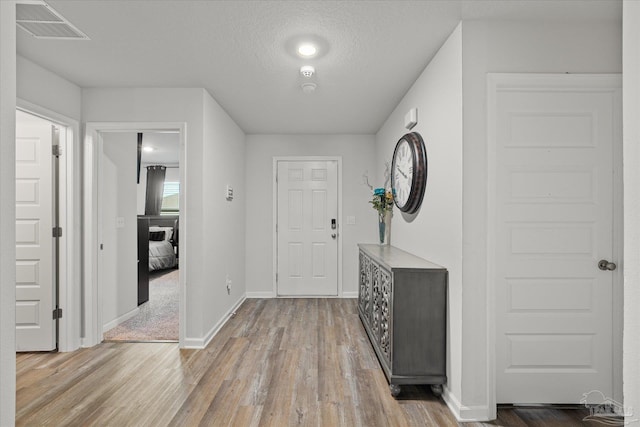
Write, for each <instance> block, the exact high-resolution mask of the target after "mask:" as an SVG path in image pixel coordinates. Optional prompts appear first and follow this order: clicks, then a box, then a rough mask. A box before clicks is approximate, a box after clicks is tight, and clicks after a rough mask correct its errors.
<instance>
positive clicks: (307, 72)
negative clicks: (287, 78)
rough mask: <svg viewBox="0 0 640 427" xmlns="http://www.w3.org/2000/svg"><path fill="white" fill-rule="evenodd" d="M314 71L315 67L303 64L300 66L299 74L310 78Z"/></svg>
mask: <svg viewBox="0 0 640 427" xmlns="http://www.w3.org/2000/svg"><path fill="white" fill-rule="evenodd" d="M315 72H316V69H315V68H313V67H312V66H311V65H304V66H302V68H300V74H302V76H303V77H306V78H311V76H313V73H315Z"/></svg>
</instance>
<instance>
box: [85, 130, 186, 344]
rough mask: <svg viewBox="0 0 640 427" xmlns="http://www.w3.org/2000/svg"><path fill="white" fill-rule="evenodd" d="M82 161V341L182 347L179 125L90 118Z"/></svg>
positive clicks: (182, 184) (182, 147) (182, 187)
mask: <svg viewBox="0 0 640 427" xmlns="http://www.w3.org/2000/svg"><path fill="white" fill-rule="evenodd" d="M85 165H86V168H85V183H86V185H85V210H86V215H85V229H86V234H85V244H86V247H87V248H88V249H87V251H88V256H87V260H86V261H85V273H86V276H85V280H86V281H87V283H89V285H88V286H87V292H86V293H85V307H86V311H87V313H88V314H87V316H86V317H85V320H86V323H85V330H86V331H87V334H86V341H87V342H86V343H85V345H86V346H92V345H95V344H98V343H100V342H102V341H103V340H108V341H128V342H131V341H136V342H159V341H160V342H167V341H169V342H178V343H180V346H182V345H183V344H182V342H183V337H184V335H185V334H184V330H185V322H184V316H185V309H184V304H185V293H186V292H185V285H184V284H185V282H186V278H185V276H186V275H185V269H184V267H185V266H186V264H187V262H188V258H187V256H186V250H185V239H184V236H185V232H184V231H185V226H186V224H185V222H184V218H185V213H186V209H185V207H186V205H185V200H186V188H187V186H186V182H185V176H186V173H185V167H186V163H185V125H184V124H183V123H88V124H87V132H86V151H85ZM155 175H160V176H161V178H160V179H156V178H157V177H155ZM151 206H156V207H157V209H155V210H154V209H150V207H151ZM178 266H180V269H178ZM150 270H151V271H150Z"/></svg>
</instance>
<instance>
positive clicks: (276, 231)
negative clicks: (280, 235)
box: [276, 223, 278, 233]
mask: <svg viewBox="0 0 640 427" xmlns="http://www.w3.org/2000/svg"><path fill="white" fill-rule="evenodd" d="M277 232H278V223H276V233H277Z"/></svg>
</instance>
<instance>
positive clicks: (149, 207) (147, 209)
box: [144, 166, 167, 215]
mask: <svg viewBox="0 0 640 427" xmlns="http://www.w3.org/2000/svg"><path fill="white" fill-rule="evenodd" d="M166 172H167V168H166V167H165V166H147V197H146V199H145V204H144V214H145V215H160V209H161V208H162V194H163V192H164V176H165V173H166Z"/></svg>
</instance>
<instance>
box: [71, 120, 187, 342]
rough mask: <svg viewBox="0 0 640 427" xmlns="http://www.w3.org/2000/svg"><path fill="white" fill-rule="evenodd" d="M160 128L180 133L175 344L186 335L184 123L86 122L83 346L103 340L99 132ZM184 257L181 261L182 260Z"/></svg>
mask: <svg viewBox="0 0 640 427" xmlns="http://www.w3.org/2000/svg"><path fill="white" fill-rule="evenodd" d="M162 130H178V131H179V133H180V182H181V183H182V184H181V186H180V215H179V220H180V258H181V262H180V264H181V269H180V280H179V283H178V286H179V289H180V290H179V298H180V308H179V312H180V314H179V321H180V328H179V339H178V345H179V347H180V348H184V338H185V335H186V321H185V317H186V312H187V311H186V300H187V298H186V293H187V290H186V285H185V284H186V283H187V271H188V270H187V265H188V262H189V257H188V254H187V240H188V233H187V229H188V224H187V222H186V220H185V218H186V212H187V203H186V200H187V193H188V183H187V174H186V170H187V158H186V148H187V147H186V144H187V125H186V123H183V122H157V123H156V122H88V123H87V124H86V130H85V141H84V144H85V147H84V149H85V151H84V203H83V206H84V248H85V259H84V282H85V293H84V301H83V304H84V308H85V320H84V329H85V335H84V338H83V341H82V346H83V347H91V346H94V345H96V344H99V343H100V342H102V337H103V332H102V304H101V303H100V301H101V300H100V280H99V277H98V270H99V267H100V257H99V256H98V252H99V251H98V248H99V244H100V241H99V224H100V222H99V221H100V206H101V204H102V196H101V193H100V192H99V191H98V185H99V180H98V177H99V173H100V163H101V160H102V156H103V154H102V138H101V132H144V131H147V132H150V131H162ZM183 260H184V263H183V262H182V261H183Z"/></svg>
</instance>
